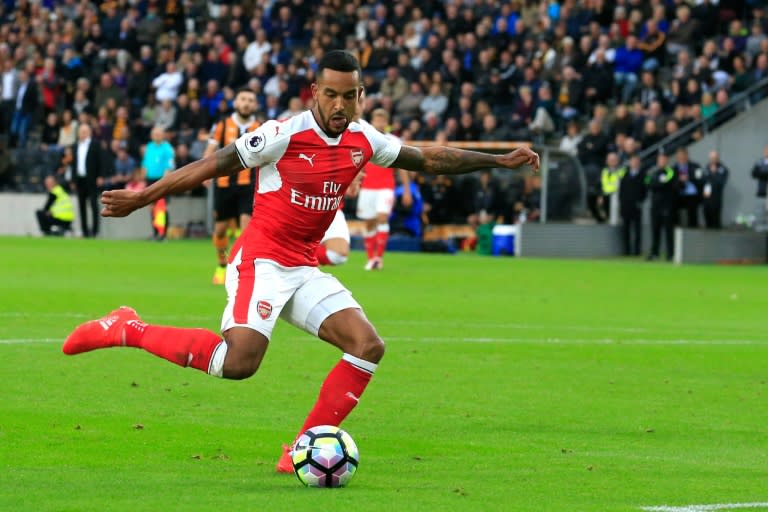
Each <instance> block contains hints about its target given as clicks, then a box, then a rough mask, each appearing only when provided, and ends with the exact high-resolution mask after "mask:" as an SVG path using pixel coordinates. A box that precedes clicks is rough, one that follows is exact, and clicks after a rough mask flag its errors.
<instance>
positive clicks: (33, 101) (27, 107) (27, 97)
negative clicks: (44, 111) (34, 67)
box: [14, 79, 40, 114]
mask: <svg viewBox="0 0 768 512" xmlns="http://www.w3.org/2000/svg"><path fill="white" fill-rule="evenodd" d="M19 87H21V84H19ZM39 103H40V93H39V92H38V90H37V84H36V83H35V80H34V79H30V80H29V83H28V84H27V90H26V91H24V97H23V98H22V99H21V112H22V113H23V114H34V113H35V112H37V106H38V104H39ZM14 105H15V103H14Z"/></svg>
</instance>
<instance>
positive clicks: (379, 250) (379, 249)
mask: <svg viewBox="0 0 768 512" xmlns="http://www.w3.org/2000/svg"><path fill="white" fill-rule="evenodd" d="M387 240H389V231H377V232H376V257H377V258H381V257H382V256H384V250H385V249H386V248H387Z"/></svg>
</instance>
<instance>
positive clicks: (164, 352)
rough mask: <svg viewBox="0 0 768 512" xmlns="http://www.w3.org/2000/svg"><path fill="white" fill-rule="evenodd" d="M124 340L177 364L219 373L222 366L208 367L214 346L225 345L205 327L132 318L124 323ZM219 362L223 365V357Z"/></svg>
mask: <svg viewBox="0 0 768 512" xmlns="http://www.w3.org/2000/svg"><path fill="white" fill-rule="evenodd" d="M125 344H126V345H127V346H129V347H136V348H143V349H144V350H146V351H147V352H149V353H151V354H154V355H156V356H158V357H162V358H163V359H167V360H168V361H170V362H172V363H174V364H177V365H179V366H184V367H187V366H191V367H192V368H197V369H198V370H201V371H204V372H206V373H211V374H212V375H217V376H219V377H220V376H221V369H218V371H216V370H214V371H210V370H211V369H210V364H211V358H212V357H213V354H214V352H215V351H216V348H217V347H218V346H219V345H222V344H223V347H224V349H226V342H225V341H224V340H223V339H221V336H220V335H218V334H216V333H214V332H211V331H209V330H207V329H191V328H184V327H166V326H161V325H148V324H145V323H144V322H141V321H138V320H132V321H129V322H127V323H126V324H125ZM224 353H225V354H226V350H225V352H224ZM219 366H223V358H222V360H221V361H220V365H219Z"/></svg>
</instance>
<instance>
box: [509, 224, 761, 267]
mask: <svg viewBox="0 0 768 512" xmlns="http://www.w3.org/2000/svg"><path fill="white" fill-rule="evenodd" d="M620 230H621V228H620V227H619V226H609V225H606V224H595V225H577V224H523V225H522V226H520V229H519V230H518V234H517V237H516V239H515V255H517V256H522V257H531V258H613V257H617V256H620V255H621V254H622V244H621V231H620ZM649 231H650V230H649V229H648V227H647V226H646V227H645V228H644V233H643V237H644V238H643V246H644V247H646V248H647V247H649V246H650V242H651V239H650V233H649ZM647 253H648V251H647V249H646V250H645V251H644V252H643V254H644V255H645V254H647ZM674 260H675V262H676V263H766V262H767V261H768V233H765V232H755V231H747V230H744V231H739V230H719V231H710V230H705V229H683V228H677V229H676V230H675V254H674Z"/></svg>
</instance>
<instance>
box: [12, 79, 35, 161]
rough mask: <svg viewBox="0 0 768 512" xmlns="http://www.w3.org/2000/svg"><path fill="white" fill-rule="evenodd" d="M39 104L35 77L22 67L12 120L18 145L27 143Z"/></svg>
mask: <svg viewBox="0 0 768 512" xmlns="http://www.w3.org/2000/svg"><path fill="white" fill-rule="evenodd" d="M38 104H39V92H38V89H37V84H36V83H35V78H34V77H33V76H31V75H30V74H29V72H27V70H25V69H22V70H21V71H19V88H18V89H17V90H16V102H15V104H14V111H13V119H12V120H11V135H12V136H13V137H15V141H16V146H17V147H19V148H23V147H25V146H26V145H27V134H29V130H30V125H31V124H32V120H33V119H34V116H35V113H36V112H37V107H38Z"/></svg>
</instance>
